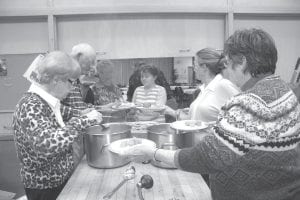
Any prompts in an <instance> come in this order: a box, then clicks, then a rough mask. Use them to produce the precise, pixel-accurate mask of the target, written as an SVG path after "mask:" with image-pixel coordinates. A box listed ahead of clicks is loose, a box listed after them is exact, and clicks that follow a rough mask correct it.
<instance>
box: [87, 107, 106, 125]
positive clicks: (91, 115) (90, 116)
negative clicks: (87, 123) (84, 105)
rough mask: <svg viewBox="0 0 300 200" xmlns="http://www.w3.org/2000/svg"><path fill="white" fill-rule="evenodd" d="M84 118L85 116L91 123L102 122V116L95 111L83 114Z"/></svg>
mask: <svg viewBox="0 0 300 200" xmlns="http://www.w3.org/2000/svg"><path fill="white" fill-rule="evenodd" d="M84 116H86V117H87V118H88V119H89V120H91V121H92V120H95V121H96V122H97V123H99V124H100V123H101V122H102V114H101V113H100V112H98V111H96V110H92V111H90V112H88V113H86V114H84Z"/></svg>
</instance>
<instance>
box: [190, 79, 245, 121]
mask: <svg viewBox="0 0 300 200" xmlns="http://www.w3.org/2000/svg"><path fill="white" fill-rule="evenodd" d="M200 90H201V92H200V93H199V94H198V96H197V98H196V99H195V100H194V101H193V102H192V104H191V105H190V110H189V118H190V119H192V120H201V121H204V122H212V121H216V120H217V117H218V114H219V112H220V109H221V107H222V106H223V105H224V104H225V102H226V101H227V100H229V99H230V98H231V97H232V96H234V95H236V94H238V93H239V92H240V90H239V88H238V87H237V86H235V85H234V84H233V83H232V82H230V81H229V80H227V79H224V78H223V76H222V75H221V74H218V75H216V77H215V78H214V79H213V80H212V81H211V82H210V83H209V84H208V85H207V86H205V85H201V86H200Z"/></svg>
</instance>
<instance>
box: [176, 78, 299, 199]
mask: <svg viewBox="0 0 300 200" xmlns="http://www.w3.org/2000/svg"><path fill="white" fill-rule="evenodd" d="M299 121H300V105H299V103H298V101H297V98H296V96H295V95H294V93H293V92H292V91H291V89H290V88H289V87H288V85H287V84H286V83H285V82H283V81H282V80H281V79H280V78H279V77H278V76H273V75H272V76H269V77H266V78H264V79H262V80H260V81H258V82H257V83H256V84H255V85H254V87H252V88H251V89H249V90H247V91H245V92H243V93H241V94H239V95H237V96H235V97H233V98H232V99H231V100H229V101H228V102H227V103H226V104H225V105H224V106H223V108H222V111H221V113H220V115H219V119H218V122H217V124H216V126H215V127H214V130H213V134H210V135H208V136H206V137H205V139H204V140H203V141H201V142H200V143H199V144H198V145H197V146H195V147H192V148H188V149H184V150H180V151H177V152H176V155H175V162H176V165H177V166H178V167H179V168H181V169H183V170H186V171H191V172H198V173H205V174H206V173H208V174H210V184H211V185H210V188H211V191H212V196H213V199H214V200H237V199H239V200H254V199H255V200H279V199H280V200H283V199H289V200H296V199H297V200H299V199H300V145H299V140H300V123H299Z"/></svg>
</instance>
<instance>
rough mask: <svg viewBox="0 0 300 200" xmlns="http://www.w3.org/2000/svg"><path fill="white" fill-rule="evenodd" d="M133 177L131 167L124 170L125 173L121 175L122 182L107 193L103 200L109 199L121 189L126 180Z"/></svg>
mask: <svg viewBox="0 0 300 200" xmlns="http://www.w3.org/2000/svg"><path fill="white" fill-rule="evenodd" d="M134 177H135V168H134V167H133V166H131V167H130V168H128V169H126V171H125V172H124V174H123V180H122V181H121V182H120V183H119V184H118V185H117V186H116V187H115V188H114V189H113V190H112V191H111V192H109V193H107V194H106V195H105V196H104V197H103V199H104V200H107V199H110V198H111V197H112V196H113V195H114V194H115V193H116V192H117V191H118V189H120V188H121V186H122V185H124V183H126V182H127V181H128V180H131V179H134Z"/></svg>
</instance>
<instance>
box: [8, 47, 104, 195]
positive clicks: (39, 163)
mask: <svg viewBox="0 0 300 200" xmlns="http://www.w3.org/2000/svg"><path fill="white" fill-rule="evenodd" d="M36 73H37V75H38V76H37V79H38V83H33V84H32V85H31V86H30V88H29V91H28V92H27V93H25V94H24V95H23V97H22V98H21V100H20V101H19V103H18V105H17V106H16V110H15V113H14V115H13V128H14V139H15V144H16V148H17V154H18V158H19V159H20V161H21V177H22V181H23V184H24V187H25V192H26V196H27V198H28V200H55V199H56V197H57V196H58V194H59V193H60V191H61V190H62V189H63V187H64V184H65V183H66V182H67V180H68V178H69V177H70V175H71V172H72V171H73V157H72V153H73V149H72V143H73V142H74V140H75V139H76V138H77V137H78V135H79V133H82V131H83V130H85V129H86V128H87V127H88V126H91V125H94V124H96V123H100V122H101V120H102V119H101V114H100V113H98V112H97V111H95V110H93V111H90V112H88V113H86V114H83V115H81V116H79V117H73V118H71V119H70V120H69V121H68V122H66V123H64V121H63V119H62V115H61V112H60V108H61V104H60V101H61V100H62V99H63V98H65V96H66V95H67V94H68V93H69V92H70V90H71V89H72V88H73V84H74V83H75V80H76V78H78V76H79V75H80V67H79V65H78V63H77V62H76V61H74V60H73V59H72V58H71V57H70V56H69V55H67V54H65V53H63V52H58V51H57V52H51V53H49V54H48V55H47V56H46V57H45V58H44V60H43V61H42V63H41V64H40V65H39V66H38V67H37V70H36Z"/></svg>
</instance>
